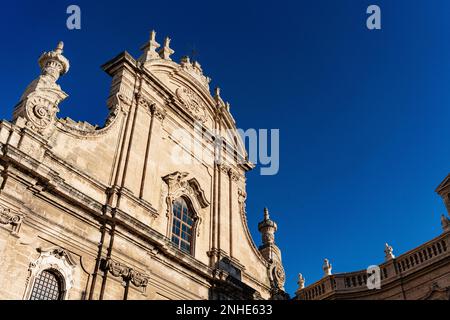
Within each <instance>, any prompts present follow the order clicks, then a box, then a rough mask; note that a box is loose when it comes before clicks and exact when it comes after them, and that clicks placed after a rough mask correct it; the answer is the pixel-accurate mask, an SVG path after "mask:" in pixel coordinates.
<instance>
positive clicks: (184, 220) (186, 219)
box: [172, 198, 195, 254]
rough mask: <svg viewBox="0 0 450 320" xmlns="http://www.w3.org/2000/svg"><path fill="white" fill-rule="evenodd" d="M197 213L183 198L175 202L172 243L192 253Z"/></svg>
mask: <svg viewBox="0 0 450 320" xmlns="http://www.w3.org/2000/svg"><path fill="white" fill-rule="evenodd" d="M194 222H195V215H194V213H193V212H192V210H191V209H190V207H189V206H188V204H187V202H186V200H184V199H183V198H180V199H177V200H175V201H174V202H173V221H172V243H173V244H174V245H176V246H177V247H178V248H179V249H181V250H182V251H184V252H186V253H189V254H192V243H193V242H192V234H193V228H194Z"/></svg>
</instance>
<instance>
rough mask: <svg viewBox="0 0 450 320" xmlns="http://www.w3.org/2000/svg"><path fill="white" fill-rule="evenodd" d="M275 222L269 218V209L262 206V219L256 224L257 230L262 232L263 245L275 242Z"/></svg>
mask: <svg viewBox="0 0 450 320" xmlns="http://www.w3.org/2000/svg"><path fill="white" fill-rule="evenodd" d="M277 228H278V226H277V224H276V223H275V222H274V221H272V220H270V215H269V209H267V208H264V220H263V221H261V222H260V223H259V224H258V230H259V232H261V234H262V243H263V247H264V246H268V245H274V244H275V232H276V231H277Z"/></svg>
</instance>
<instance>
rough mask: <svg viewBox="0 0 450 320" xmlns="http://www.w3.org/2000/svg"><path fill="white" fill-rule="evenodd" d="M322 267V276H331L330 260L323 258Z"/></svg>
mask: <svg viewBox="0 0 450 320" xmlns="http://www.w3.org/2000/svg"><path fill="white" fill-rule="evenodd" d="M322 269H323V276H324V277H328V276H331V274H332V273H331V270H332V269H333V266H332V265H331V263H330V261H329V260H328V259H325V260H324V261H323V266H322Z"/></svg>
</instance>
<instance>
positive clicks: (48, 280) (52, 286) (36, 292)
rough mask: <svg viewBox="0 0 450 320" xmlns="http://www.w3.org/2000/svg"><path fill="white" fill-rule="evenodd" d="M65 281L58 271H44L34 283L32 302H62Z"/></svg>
mask: <svg viewBox="0 0 450 320" xmlns="http://www.w3.org/2000/svg"><path fill="white" fill-rule="evenodd" d="M63 281H64V280H63V277H62V276H61V274H60V273H59V272H58V271H56V270H52V269H47V270H44V271H42V272H41V273H40V274H39V275H38V276H37V277H36V279H35V281H34V285H33V290H32V291H31V296H30V300H62V298H63V291H64V289H63V288H64V283H63Z"/></svg>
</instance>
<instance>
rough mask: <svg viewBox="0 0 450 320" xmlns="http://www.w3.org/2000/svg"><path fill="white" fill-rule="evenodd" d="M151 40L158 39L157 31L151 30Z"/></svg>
mask: <svg viewBox="0 0 450 320" xmlns="http://www.w3.org/2000/svg"><path fill="white" fill-rule="evenodd" d="M150 41H151V42H155V41H156V31H155V30H152V31H150Z"/></svg>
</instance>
